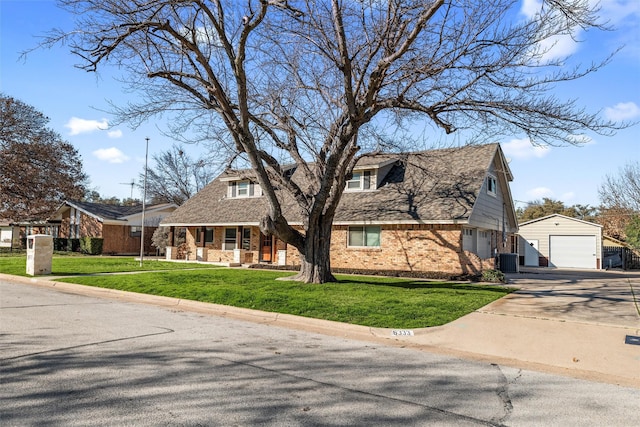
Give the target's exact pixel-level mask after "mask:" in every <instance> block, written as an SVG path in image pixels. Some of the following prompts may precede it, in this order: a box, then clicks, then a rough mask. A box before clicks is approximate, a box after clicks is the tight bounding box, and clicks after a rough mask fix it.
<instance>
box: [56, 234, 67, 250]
mask: <svg viewBox="0 0 640 427" xmlns="http://www.w3.org/2000/svg"><path fill="white" fill-rule="evenodd" d="M68 247H69V239H67V238H64V239H63V238H61V237H54V238H53V250H54V251H57V252H66V251H67V248H68Z"/></svg>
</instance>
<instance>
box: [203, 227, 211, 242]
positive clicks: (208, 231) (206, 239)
mask: <svg viewBox="0 0 640 427" xmlns="http://www.w3.org/2000/svg"><path fill="white" fill-rule="evenodd" d="M204 242H205V243H213V228H212V227H206V228H205V229H204Z"/></svg>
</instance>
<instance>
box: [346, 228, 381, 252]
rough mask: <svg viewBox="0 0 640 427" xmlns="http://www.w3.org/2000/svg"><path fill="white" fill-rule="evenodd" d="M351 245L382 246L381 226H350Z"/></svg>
mask: <svg viewBox="0 0 640 427" xmlns="http://www.w3.org/2000/svg"><path fill="white" fill-rule="evenodd" d="M349 246H356V247H359V246H364V247H380V227H379V226H371V225H367V226H356V227H349Z"/></svg>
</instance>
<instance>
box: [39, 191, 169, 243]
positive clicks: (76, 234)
mask: <svg viewBox="0 0 640 427" xmlns="http://www.w3.org/2000/svg"><path fill="white" fill-rule="evenodd" d="M176 208H177V205H174V204H168V203H165V204H160V205H151V206H146V207H145V217H144V223H145V236H144V237H145V252H155V249H154V248H152V247H151V236H152V235H153V232H154V231H155V229H156V228H157V227H158V224H159V223H160V221H161V220H162V219H163V218H164V217H166V216H167V215H169V214H170V213H171V212H173V211H174V210H175V209H176ZM49 223H51V224H55V227H56V229H55V230H54V232H53V233H52V234H53V236H54V237H63V238H80V237H85V236H90V237H101V238H102V239H103V245H102V253H104V254H118V255H124V254H139V253H140V238H141V231H142V205H136V206H116V205H104V204H99V203H86V202H73V201H66V202H65V203H64V204H62V206H60V207H59V208H58V209H57V210H56V212H55V213H54V214H53V215H52V216H51V217H50V218H49Z"/></svg>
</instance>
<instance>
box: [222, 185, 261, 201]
mask: <svg viewBox="0 0 640 427" xmlns="http://www.w3.org/2000/svg"><path fill="white" fill-rule="evenodd" d="M261 195H262V190H261V189H260V186H259V185H258V184H256V183H253V182H251V181H235V182H230V183H229V193H228V196H229V197H231V198H235V197H259V196H261Z"/></svg>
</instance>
